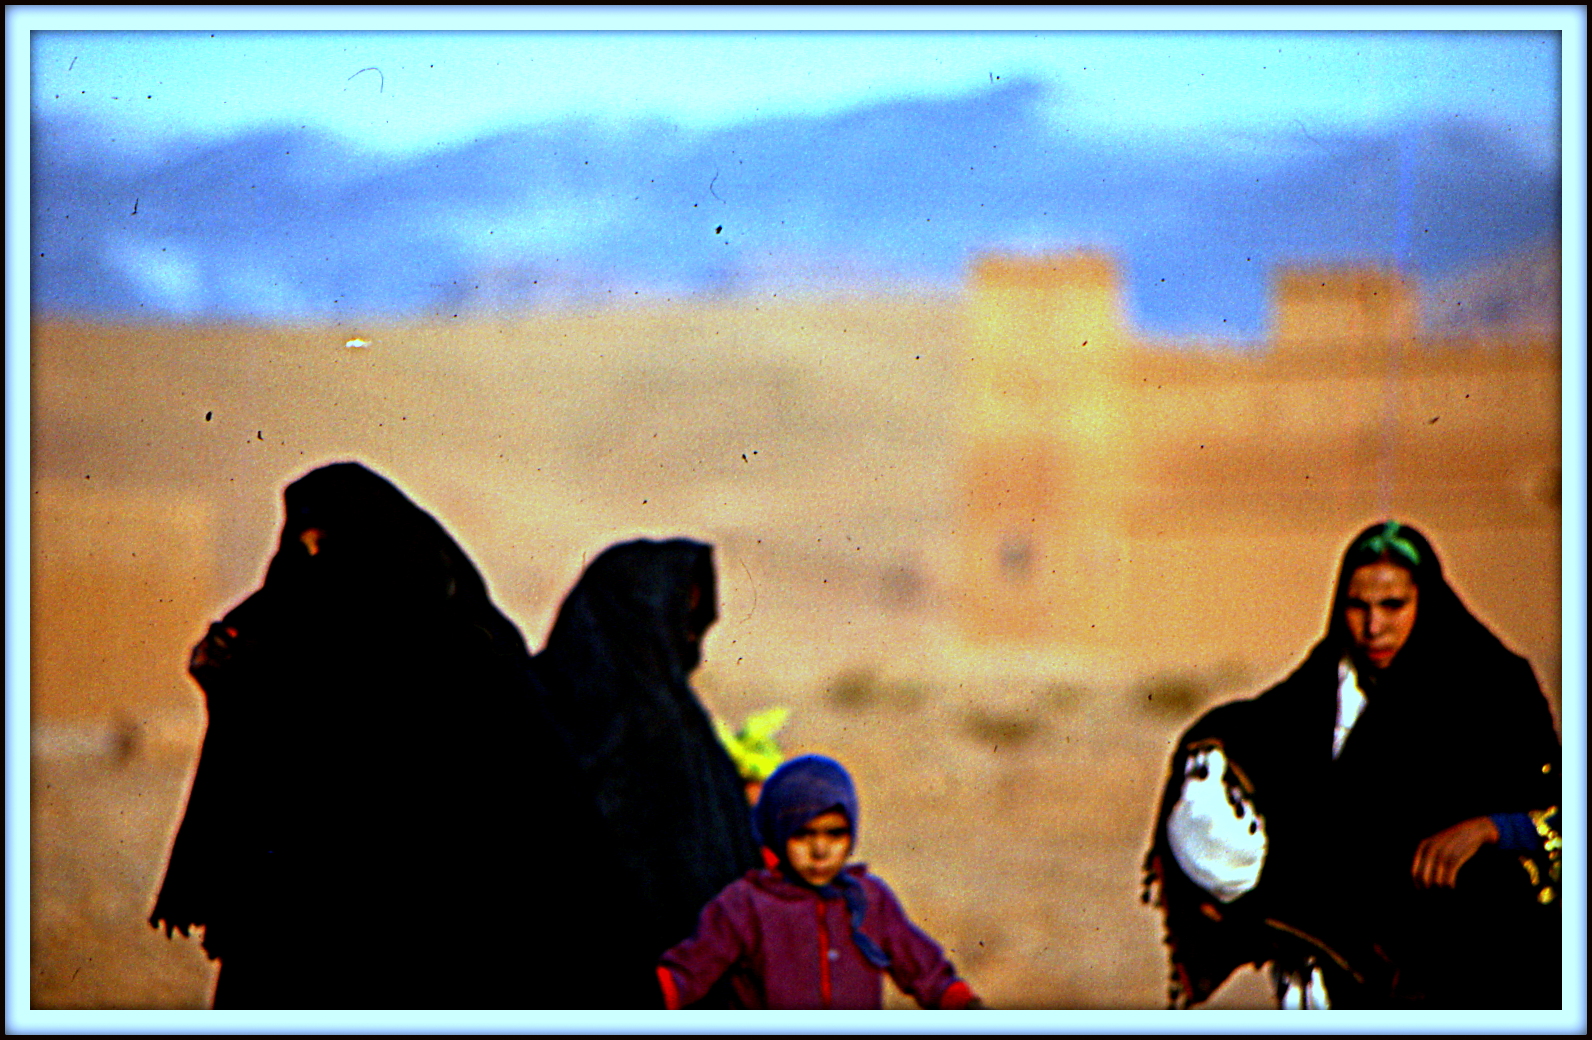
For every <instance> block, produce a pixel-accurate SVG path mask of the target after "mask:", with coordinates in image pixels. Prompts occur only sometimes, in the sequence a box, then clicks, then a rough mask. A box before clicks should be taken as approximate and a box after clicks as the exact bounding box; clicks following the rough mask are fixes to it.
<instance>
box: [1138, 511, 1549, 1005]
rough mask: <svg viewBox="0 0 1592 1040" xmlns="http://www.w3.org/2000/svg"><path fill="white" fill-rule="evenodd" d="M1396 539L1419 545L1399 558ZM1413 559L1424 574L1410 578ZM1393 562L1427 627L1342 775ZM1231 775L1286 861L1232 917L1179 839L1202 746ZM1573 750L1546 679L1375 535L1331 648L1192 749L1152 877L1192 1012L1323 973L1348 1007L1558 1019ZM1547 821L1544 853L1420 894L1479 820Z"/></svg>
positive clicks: (1377, 704)
mask: <svg viewBox="0 0 1592 1040" xmlns="http://www.w3.org/2000/svg"><path fill="white" fill-rule="evenodd" d="M1389 532H1391V533H1392V534H1393V535H1396V536H1397V538H1399V539H1402V544H1401V545H1400V546H1399V548H1400V549H1401V550H1406V549H1407V550H1409V551H1410V553H1409V555H1401V554H1400V553H1390V552H1388V550H1387V546H1388V539H1387V538H1386V537H1382V538H1380V539H1379V538H1378V535H1379V534H1381V535H1384V536H1385V535H1387V534H1388V533H1389ZM1410 556H1413V557H1414V559H1411V558H1410ZM1378 559H1388V560H1390V561H1391V562H1393V563H1396V564H1399V565H1400V566H1403V567H1405V569H1407V570H1409V571H1410V573H1411V575H1412V577H1413V578H1414V580H1415V584H1416V587H1417V589H1418V592H1419V598H1418V600H1417V607H1416V620H1415V624H1414V627H1413V629H1412V630H1411V633H1410V635H1409V637H1408V639H1407V641H1406V642H1405V645H1404V646H1403V648H1402V649H1401V650H1400V651H1399V653H1398V655H1397V656H1396V657H1395V658H1394V660H1393V661H1392V662H1391V663H1390V664H1389V666H1388V667H1387V668H1386V669H1383V670H1381V671H1380V672H1376V671H1374V670H1372V669H1368V668H1364V667H1362V668H1360V669H1359V675H1360V684H1361V686H1362V688H1363V689H1364V692H1365V694H1366V707H1365V708H1364V710H1363V712H1362V714H1361V716H1360V718H1359V719H1358V721H1357V722H1356V723H1355V725H1354V726H1353V728H1352V729H1351V730H1350V732H1349V735H1348V738H1347V740H1346V741H1345V743H1344V745H1343V748H1342V751H1341V753H1340V754H1339V756H1338V757H1337V758H1336V759H1334V758H1333V757H1332V743H1333V727H1334V723H1335V722H1336V719H1337V687H1338V664H1339V662H1340V661H1341V660H1343V659H1344V657H1345V655H1346V654H1347V653H1349V650H1350V648H1351V647H1352V645H1353V641H1352V639H1351V637H1350V635H1349V630H1348V627H1347V623H1346V621H1345V619H1344V610H1343V606H1344V600H1345V596H1346V590H1347V587H1348V583H1349V579H1350V577H1351V576H1352V575H1353V573H1354V571H1355V570H1357V569H1358V568H1359V567H1361V566H1364V565H1366V564H1368V563H1373V562H1376V561H1377V560H1378ZM1212 745H1215V746H1219V747H1220V748H1221V749H1222V750H1223V752H1224V754H1225V756H1226V758H1227V760H1228V761H1229V762H1230V763H1231V764H1232V769H1231V770H1230V772H1229V776H1228V781H1229V784H1230V788H1231V789H1232V790H1235V791H1242V792H1243V794H1244V796H1247V797H1248V798H1249V799H1251V800H1252V803H1253V806H1254V808H1255V810H1256V811H1257V812H1258V813H1259V815H1260V816H1261V817H1262V819H1263V820H1264V823H1265V828H1266V831H1267V836H1268V842H1269V848H1268V850H1267V854H1266V859H1265V862H1264V866H1263V868H1262V870H1261V873H1260V876H1259V880H1258V882H1257V883H1256V884H1255V887H1254V888H1253V889H1252V890H1250V891H1249V892H1247V893H1245V894H1243V895H1240V896H1238V897H1237V898H1236V899H1234V900H1232V901H1231V902H1228V903H1223V902H1222V901H1221V900H1219V899H1217V898H1214V897H1213V896H1212V895H1210V894H1209V893H1207V892H1206V891H1205V890H1204V889H1202V888H1201V887H1200V886H1198V885H1197V884H1195V883H1194V882H1193V881H1192V880H1190V879H1189V878H1188V877H1187V876H1186V875H1185V874H1184V873H1183V871H1182V870H1181V869H1180V868H1179V865H1178V863H1177V861H1176V858H1175V857H1174V856H1173V854H1172V853H1171V851H1170V845H1169V843H1168V837H1167V820H1168V818H1169V817H1170V815H1171V813H1172V810H1173V808H1174V806H1175V805H1176V803H1177V801H1178V799H1179V797H1180V794H1181V792H1182V788H1183V778H1184V766H1185V762H1186V761H1187V760H1188V758H1189V756H1190V754H1191V753H1193V751H1194V750H1195V749H1196V748H1198V747H1201V746H1212ZM1559 771H1560V755H1559V742H1558V738H1557V736H1556V734H1555V732H1554V728H1553V720H1552V716H1551V713H1550V711H1549V707H1548V704H1547V700H1546V698H1544V697H1543V695H1542V691H1541V688H1540V687H1539V686H1538V684H1537V680H1536V676H1535V674H1534V673H1533V672H1532V669H1531V666H1530V664H1529V663H1528V662H1527V661H1526V660H1525V659H1524V658H1521V657H1519V656H1517V655H1516V654H1514V653H1512V652H1511V651H1509V650H1508V649H1507V648H1506V647H1504V645H1503V644H1502V643H1501V642H1500V641H1499V640H1498V638H1497V637H1496V636H1495V635H1493V634H1492V633H1491V632H1490V631H1488V629H1487V628H1486V626H1485V625H1483V624H1482V623H1481V622H1480V621H1478V620H1477V619H1476V618H1475V616H1474V615H1472V614H1471V613H1470V611H1469V610H1467V609H1466V607H1465V605H1464V604H1463V603H1462V602H1461V601H1460V599H1459V597H1458V596H1457V595H1455V593H1454V591H1453V589H1452V588H1451V587H1450V586H1449V585H1448V583H1447V581H1446V580H1445V578H1444V577H1443V573H1442V568H1441V566H1440V564H1439V563H1438V560H1437V556H1436V553H1435V552H1434V551H1433V550H1432V547H1431V545H1430V544H1429V543H1428V542H1427V540H1426V539H1425V538H1424V537H1423V536H1421V535H1420V533H1419V532H1417V531H1415V530H1414V529H1413V528H1410V527H1408V526H1402V525H1397V524H1386V525H1384V524H1378V525H1374V526H1373V527H1371V528H1368V529H1367V530H1366V531H1364V532H1362V533H1361V535H1359V536H1358V537H1357V538H1356V539H1355V541H1354V542H1353V543H1351V547H1350V550H1349V552H1348V553H1347V554H1346V555H1345V558H1344V560H1343V562H1342V566H1341V567H1340V570H1339V576H1338V584H1337V591H1336V594H1335V596H1334V599H1333V609H1332V617H1331V620H1330V622H1329V624H1328V628H1327V633H1326V636H1325V638H1323V639H1322V640H1321V642H1320V643H1318V644H1317V645H1316V647H1315V648H1314V649H1313V650H1312V651H1311V652H1310V654H1309V656H1308V657H1307V658H1306V659H1305V661H1304V663H1303V664H1301V665H1300V666H1299V667H1298V669H1297V670H1296V671H1294V673H1293V674H1292V675H1290V676H1289V677H1288V678H1287V679H1285V680H1283V681H1282V682H1281V683H1279V684H1277V685H1276V686H1274V687H1272V688H1271V689H1269V690H1267V691H1266V692H1264V693H1263V694H1261V695H1260V696H1259V697H1257V698H1255V699H1253V700H1246V701H1237V702H1233V703H1229V704H1225V705H1222V706H1220V707H1217V708H1215V709H1213V710H1212V711H1210V712H1209V713H1207V714H1206V715H1205V716H1204V717H1202V718H1201V719H1200V720H1199V721H1197V722H1196V723H1195V724H1194V725H1193V726H1192V727H1190V728H1189V730H1188V731H1187V732H1186V733H1185V734H1184V735H1183V738H1182V739H1181V741H1180V742H1179V744H1178V747H1177V750H1176V751H1175V752H1174V754H1173V758H1172V763H1171V769H1170V772H1169V775H1168V779H1167V783H1166V787H1165V789H1164V791H1163V794H1162V799H1161V808H1160V813H1159V816H1158V823H1157V828H1156V833H1155V837H1154V842H1153V844H1152V847H1151V849H1150V853H1149V856H1148V858H1147V860H1146V873H1147V877H1146V898H1149V897H1150V895H1151V891H1152V889H1154V888H1155V887H1156V886H1158V887H1159V893H1158V902H1159V904H1160V906H1161V907H1162V909H1163V911H1164V913H1165V921H1166V931H1167V944H1168V946H1169V947H1170V952H1171V960H1172V969H1173V974H1172V1000H1173V1004H1174V1005H1176V1006H1187V1005H1190V1004H1197V1003H1200V1002H1202V1001H1204V1000H1205V999H1206V998H1207V997H1209V996H1210V995H1211V994H1212V993H1213V992H1214V991H1215V990H1216V989H1217V988H1218V987H1219V986H1220V985H1221V984H1222V982H1223V981H1225V980H1226V979H1227V977H1228V976H1229V975H1230V974H1231V973H1232V971H1233V970H1234V969H1236V968H1237V967H1239V966H1240V965H1243V964H1246V963H1252V964H1254V965H1256V966H1261V965H1263V964H1265V963H1267V962H1271V963H1273V964H1275V965H1276V966H1277V967H1279V968H1280V969H1282V970H1283V971H1285V972H1294V973H1300V972H1308V971H1309V969H1310V967H1311V966H1316V967H1319V968H1320V969H1321V972H1322V975H1323V979H1324V981H1325V984H1326V988H1327V992H1328V994H1329V997H1330V999H1331V1002H1332V1005H1333V1006H1334V1007H1356V1006H1359V1007H1420V1006H1428V1007H1478V1006H1481V1007H1488V1006H1490V1007H1558V1006H1559V961H1558V957H1559V939H1558V931H1557V928H1558V901H1557V899H1556V898H1555V897H1556V894H1557V893H1556V889H1557V874H1558V848H1557V837H1556V833H1555V832H1554V831H1553V829H1552V826H1551V824H1552V817H1550V816H1547V814H1546V811H1547V810H1550V809H1556V808H1557V806H1558V805H1559V804H1560V803H1559V792H1560V781H1559ZM1533 811H1535V812H1536V814H1537V816H1538V824H1539V826H1538V830H1539V831H1540V832H1541V833H1542V835H1543V838H1544V845H1545V847H1544V849H1543V850H1542V851H1540V852H1534V853H1530V854H1526V855H1522V854H1521V853H1518V852H1505V851H1503V850H1502V849H1500V848H1498V847H1497V846H1493V845H1484V846H1483V847H1482V848H1481V850H1480V851H1479V852H1478V853H1476V855H1475V856H1474V857H1473V858H1472V859H1471V860H1470V861H1469V862H1467V863H1466V864H1465V866H1464V867H1463V868H1462V870H1461V871H1460V874H1459V880H1458V884H1457V886H1456V888H1454V889H1452V890H1450V889H1434V890H1422V889H1418V888H1417V887H1416V886H1415V884H1414V883H1413V881H1412V879H1411V865H1412V863H1413V861H1414V858H1415V851H1416V847H1417V846H1418V845H1419V844H1420V843H1421V842H1422V841H1423V840H1424V839H1426V838H1428V837H1431V836H1432V835H1434V834H1436V833H1438V832H1439V831H1441V830H1443V829H1445V828H1447V827H1449V826H1452V825H1454V824H1456V823H1459V822H1461V821H1463V820H1468V819H1471V818H1474V817H1477V816H1489V815H1494V814H1504V813H1527V812H1533Z"/></svg>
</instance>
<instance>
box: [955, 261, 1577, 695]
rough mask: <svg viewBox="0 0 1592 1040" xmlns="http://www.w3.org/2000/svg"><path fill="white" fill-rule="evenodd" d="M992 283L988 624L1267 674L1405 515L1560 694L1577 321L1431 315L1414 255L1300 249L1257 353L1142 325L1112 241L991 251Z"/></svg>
mask: <svg viewBox="0 0 1592 1040" xmlns="http://www.w3.org/2000/svg"><path fill="white" fill-rule="evenodd" d="M971 283H972V284H971V286H970V293H969V302H968V330H969V342H968V344H967V351H966V354H967V356H966V357H965V358H964V359H962V372H963V378H962V380H961V382H962V397H961V400H960V402H959V423H958V426H959V432H960V436H961V445H960V452H959V455H960V463H959V465H960V467H961V468H960V472H959V474H958V484H959V486H960V489H961V500H960V502H959V503H958V505H959V516H958V530H957V533H956V540H957V544H958V548H959V553H958V555H959V558H960V562H961V567H962V577H963V581H962V583H961V587H962V588H963V589H964V590H965V595H964V597H963V599H962V601H961V603H960V605H959V612H960V618H961V622H962V626H963V628H964V630H965V631H966V632H967V633H968V634H969V635H970V636H971V637H972V638H973V639H975V640H978V641H983V642H988V643H1003V642H1024V641H1026V642H1031V643H1042V644H1052V643H1062V644H1070V645H1074V646H1078V647H1082V648H1090V647H1092V648H1096V649H1098V650H1099V651H1101V652H1103V653H1106V654H1108V655H1111V656H1115V657H1118V658H1123V657H1127V658H1132V657H1141V658H1148V659H1155V658H1157V657H1160V658H1161V659H1162V662H1163V663H1164V664H1166V665H1170V666H1173V667H1176V666H1179V665H1180V664H1181V665H1182V666H1185V667H1200V666H1202V663H1203V666H1205V667H1209V666H1210V664H1211V663H1212V662H1217V663H1218V667H1219V663H1220V662H1222V661H1230V662H1232V664H1233V666H1234V667H1235V668H1237V669H1239V670H1240V671H1245V670H1252V669H1253V668H1254V666H1255V665H1260V666H1261V668H1262V670H1263V671H1269V670H1271V669H1274V668H1277V667H1281V666H1285V664H1286V662H1287V661H1288V660H1289V659H1292V660H1297V659H1298V657H1299V655H1301V654H1302V653H1303V651H1304V650H1305V649H1306V648H1307V646H1308V642H1309V641H1310V640H1313V639H1314V638H1318V637H1319V633H1320V632H1321V631H1322V630H1323V627H1324V621H1325V616H1326V610H1327V601H1328V599H1329V598H1330V586H1331V582H1332V580H1333V577H1334V567H1335V563H1336V560H1337V558H1338V557H1339V556H1340V554H1341V552H1342V550H1343V548H1344V546H1345V545H1346V543H1347V540H1348V539H1349V538H1351V537H1352V536H1353V534H1354V533H1355V532H1356V531H1358V530H1359V529H1360V528H1362V527H1363V526H1365V525H1367V524H1369V523H1372V522H1375V521H1377V520H1380V519H1383V518H1385V517H1388V516H1393V517H1397V518H1400V519H1403V520H1405V521H1407V522H1412V523H1414V524H1416V526H1418V527H1421V528H1422V529H1423V530H1425V531H1426V533H1427V534H1428V535H1429V536H1431V537H1432V538H1433V541H1434V543H1435V544H1436V546H1437V548H1438V550H1439V552H1441V553H1443V555H1444V564H1445V568H1446V569H1447V572H1448V574H1449V576H1450V580H1451V581H1453V582H1454V584H1455V585H1456V587H1457V588H1458V589H1459V590H1460V592H1461V595H1462V596H1463V597H1465V599H1466V600H1467V602H1468V603H1469V604H1470V605H1471V607H1472V609H1473V610H1475V611H1476V612H1477V613H1478V614H1479V615H1480V616H1481V617H1483V619H1484V620H1486V621H1487V622H1488V623H1489V624H1491V625H1492V626H1493V627H1494V630H1495V631H1498V632H1499V633H1500V635H1502V636H1503V638H1504V639H1505V641H1506V642H1507V643H1509V644H1510V645H1511V646H1513V647H1514V648H1515V649H1516V650H1517V651H1519V652H1522V653H1525V654H1527V655H1528V656H1529V657H1531V658H1532V660H1533V662H1534V664H1535V665H1536V667H1537V671H1538V674H1539V676H1540V677H1541V679H1542V681H1543V684H1544V686H1545V688H1547V689H1548V691H1549V696H1550V699H1553V700H1555V701H1556V700H1557V691H1558V687H1559V685H1560V679H1559V675H1558V671H1559V653H1560V644H1559V640H1560V613H1561V607H1560V559H1561V526H1560V504H1559V494H1560V443H1561V436H1560V428H1561V419H1560V411H1561V395H1560V372H1561V364H1560V338H1559V331H1558V328H1557V327H1556V326H1552V325H1549V324H1547V323H1543V322H1538V323H1536V324H1535V325H1534V326H1533V327H1525V328H1521V327H1520V325H1519V324H1518V323H1517V324H1516V326H1515V328H1514V329H1513V330H1506V331H1497V330H1496V326H1495V327H1494V331H1489V332H1485V333H1477V332H1474V331H1473V332H1471V333H1469V334H1465V335H1456V334H1453V333H1450V334H1448V335H1446V336H1441V335H1429V334H1423V333H1422V332H1421V328H1422V324H1421V321H1420V315H1419V314H1418V302H1417V300H1418V297H1417V293H1416V289H1415V287H1414V286H1413V285H1412V284H1411V283H1410V282H1409V281H1407V280H1405V279H1402V278H1401V277H1399V276H1398V275H1397V274H1396V273H1395V272H1394V271H1392V270H1390V269H1387V268H1378V267H1374V266H1346V267H1320V268H1314V267H1293V268H1283V269H1280V270H1279V271H1278V272H1277V273H1276V274H1275V275H1274V277H1273V279H1272V299H1271V308H1272V314H1271V333H1270V341H1269V342H1267V343H1266V344H1264V346H1263V349H1260V350H1253V349H1250V350H1241V349H1235V348H1234V347H1232V346H1230V345H1225V344H1220V343H1198V344H1189V343H1182V344H1171V343H1165V342H1154V341H1149V340H1145V339H1142V338H1140V337H1138V336H1136V335H1135V334H1134V332H1133V331H1132V330H1131V329H1130V328H1129V326H1128V324H1127V322H1126V320H1125V318H1124V314H1123V307H1122V298H1121V291H1120V287H1119V283H1118V274H1117V270H1116V267H1115V265H1114V263H1113V261H1112V260H1111V259H1110V258H1109V257H1107V256H1105V255H1102V254H1090V253H1080V254H1068V255H1054V256H1039V257H1036V256H1010V255H988V256H985V257H983V258H981V259H980V260H979V261H978V262H977V263H976V264H975V265H974V268H973V272H972V276H971ZM1301 623H1302V624H1303V626H1304V627H1303V628H1301ZM1301 633H1305V635H1304V641H1303V642H1301V639H1300V636H1301ZM1289 643H1292V645H1288V644H1289ZM1167 648H1177V649H1176V650H1175V651H1174V652H1172V654H1171V657H1172V659H1171V660H1166V659H1165V658H1166V652H1167Z"/></svg>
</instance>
